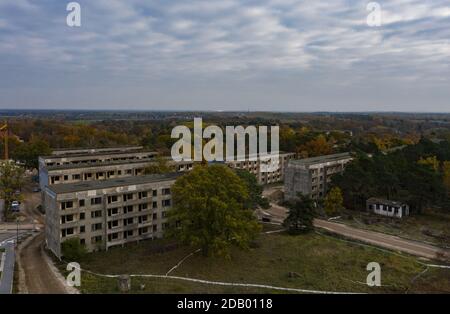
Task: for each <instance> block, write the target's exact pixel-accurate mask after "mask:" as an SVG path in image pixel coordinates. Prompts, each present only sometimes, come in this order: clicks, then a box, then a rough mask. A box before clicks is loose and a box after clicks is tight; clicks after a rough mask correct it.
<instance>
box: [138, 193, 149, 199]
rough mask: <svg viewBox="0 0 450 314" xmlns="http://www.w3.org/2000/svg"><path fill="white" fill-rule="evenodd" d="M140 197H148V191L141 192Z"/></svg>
mask: <svg viewBox="0 0 450 314" xmlns="http://www.w3.org/2000/svg"><path fill="white" fill-rule="evenodd" d="M138 195H139V199H143V198H147V197H148V192H147V191H144V192H139V194H138Z"/></svg>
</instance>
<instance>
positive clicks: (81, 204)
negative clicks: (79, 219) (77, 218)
mask: <svg viewBox="0 0 450 314" xmlns="http://www.w3.org/2000/svg"><path fill="white" fill-rule="evenodd" d="M84 206H86V201H85V200H79V201H78V207H84Z"/></svg>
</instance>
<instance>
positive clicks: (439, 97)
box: [0, 0, 450, 112]
mask: <svg viewBox="0 0 450 314" xmlns="http://www.w3.org/2000/svg"><path fill="white" fill-rule="evenodd" d="M69 2H70V1H65V0H0V109H15V108H17V109H70V110H73V109H79V110H84V109H113V110H117V109H119V110H205V111H214V110H224V111H235V110H243V111H247V110H250V111H309V112H310V111H409V112H411V111H419V112H431V111H433V112H450V0H427V1H423V0H420V1H417V0H389V1H388V0H384V1H377V3H378V4H379V7H380V11H379V12H380V16H381V19H380V21H381V25H380V26H369V25H368V21H367V19H368V15H369V14H371V16H370V17H373V16H376V15H374V14H376V13H377V12H378V11H377V12H371V11H369V10H368V9H367V5H368V3H369V2H370V1H357V0H330V1H317V0H308V1H307V0H245V1H244V0H242V1H237V0H220V1H218V0H170V1H167V0H145V1H144V0H142V1H137V0H127V1H124V0H79V1H77V2H78V3H79V4H80V8H81V11H80V16H81V26H80V27H70V26H68V25H67V21H66V19H67V15H68V14H69V13H70V12H69V11H67V10H66V6H67V4H68V3H69ZM369 20H370V21H373V20H372V19H369ZM369 24H370V23H369Z"/></svg>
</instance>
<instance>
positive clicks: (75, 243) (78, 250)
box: [61, 238, 87, 262]
mask: <svg viewBox="0 0 450 314" xmlns="http://www.w3.org/2000/svg"><path fill="white" fill-rule="evenodd" d="M61 253H62V255H63V257H64V259H65V260H66V261H69V262H77V261H79V260H80V259H82V258H83V257H84V256H85V255H86V253H87V250H86V247H85V246H84V245H83V244H81V243H80V239H78V238H72V239H67V240H66V241H64V242H63V243H62V244H61Z"/></svg>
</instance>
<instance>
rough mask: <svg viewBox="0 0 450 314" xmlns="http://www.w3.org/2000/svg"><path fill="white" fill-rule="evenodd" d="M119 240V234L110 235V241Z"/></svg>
mask: <svg viewBox="0 0 450 314" xmlns="http://www.w3.org/2000/svg"><path fill="white" fill-rule="evenodd" d="M117 239H119V233H117V232H116V233H112V234H109V235H108V241H112V240H117Z"/></svg>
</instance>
